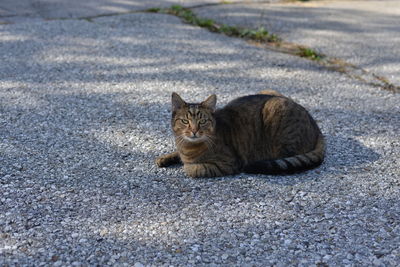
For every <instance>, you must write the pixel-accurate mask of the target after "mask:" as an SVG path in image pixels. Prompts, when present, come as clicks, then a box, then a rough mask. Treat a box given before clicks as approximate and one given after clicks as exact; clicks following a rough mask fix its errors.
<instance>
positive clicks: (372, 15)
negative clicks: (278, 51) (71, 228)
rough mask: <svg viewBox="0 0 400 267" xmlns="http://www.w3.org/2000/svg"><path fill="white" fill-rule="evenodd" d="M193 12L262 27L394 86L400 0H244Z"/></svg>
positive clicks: (397, 66)
mask: <svg viewBox="0 0 400 267" xmlns="http://www.w3.org/2000/svg"><path fill="white" fill-rule="evenodd" d="M195 12H196V13H197V14H198V15H200V16H203V17H208V18H213V19H215V20H216V21H219V22H222V23H227V24H229V25H238V26H246V27H250V28H258V27H264V28H265V29H267V30H268V31H270V32H272V33H275V34H278V36H281V37H282V38H283V39H284V40H286V41H289V42H293V43H296V44H302V45H306V46H309V47H311V48H313V49H316V50H317V51H319V52H322V53H324V54H326V55H328V56H331V57H337V58H339V59H344V60H346V61H347V62H349V63H352V64H355V65H357V66H359V67H362V68H364V69H365V70H368V71H370V72H372V73H374V74H377V75H380V76H383V77H385V78H387V80H388V81H390V82H392V83H394V84H395V85H397V86H400V75H399V73H400V64H399V60H398V55H399V54H400V26H399V21H400V1H397V0H384V1H379V0H376V1H352V0H349V1H311V2H305V3H303V2H294V3H281V4H279V3H278V4H260V3H256V4H254V3H253V4H252V3H246V4H237V5H220V6H218V7H204V8H199V9H196V10H195Z"/></svg>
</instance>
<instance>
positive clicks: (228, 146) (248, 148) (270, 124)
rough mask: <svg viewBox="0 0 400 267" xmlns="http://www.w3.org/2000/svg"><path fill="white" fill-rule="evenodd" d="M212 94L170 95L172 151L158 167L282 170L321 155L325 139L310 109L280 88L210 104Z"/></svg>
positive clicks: (211, 172)
mask: <svg viewBox="0 0 400 267" xmlns="http://www.w3.org/2000/svg"><path fill="white" fill-rule="evenodd" d="M215 105H216V96H215V95H212V96H210V97H209V98H207V99H206V100H205V101H203V102H201V103H194V104H193V103H186V102H185V101H184V100H182V98H181V97H180V96H179V95H177V94H176V93H173V95H172V119H171V125H172V129H173V132H174V134H175V141H176V146H177V151H176V152H174V153H171V154H167V155H164V156H161V157H159V158H158V159H157V160H156V163H157V165H158V166H159V167H167V166H169V165H172V164H176V163H180V162H182V163H183V165H184V171H185V173H186V174H187V175H189V176H191V177H215V176H224V175H231V174H237V173H240V172H245V173H260V174H288V173H294V172H299V171H303V170H308V169H311V168H314V167H317V166H318V165H320V164H321V163H322V162H323V160H324V154H325V142H324V138H323V136H322V134H321V131H320V130H319V128H318V126H317V124H316V122H315V121H314V120H313V118H312V117H311V116H310V114H309V113H308V112H307V111H306V110H305V109H304V108H303V107H302V106H300V105H299V104H297V103H295V102H294V101H293V100H291V99H289V98H287V97H284V96H283V95H282V94H280V93H278V92H275V91H272V90H266V91H262V92H260V93H259V94H257V95H250V96H245V97H240V98H238V99H235V100H233V101H232V102H230V103H229V104H228V105H226V106H225V107H224V108H222V109H219V110H215Z"/></svg>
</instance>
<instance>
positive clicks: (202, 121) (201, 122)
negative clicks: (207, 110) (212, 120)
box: [199, 119, 207, 124]
mask: <svg viewBox="0 0 400 267" xmlns="http://www.w3.org/2000/svg"><path fill="white" fill-rule="evenodd" d="M206 122H207V120H205V119H201V120H200V121H199V123H200V124H205V123H206Z"/></svg>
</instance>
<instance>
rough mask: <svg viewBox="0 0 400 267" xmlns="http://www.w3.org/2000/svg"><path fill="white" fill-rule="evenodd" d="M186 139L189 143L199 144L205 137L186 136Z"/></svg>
mask: <svg viewBox="0 0 400 267" xmlns="http://www.w3.org/2000/svg"><path fill="white" fill-rule="evenodd" d="M185 139H186V140H187V141H189V142H199V141H202V140H203V136H198V135H192V136H185Z"/></svg>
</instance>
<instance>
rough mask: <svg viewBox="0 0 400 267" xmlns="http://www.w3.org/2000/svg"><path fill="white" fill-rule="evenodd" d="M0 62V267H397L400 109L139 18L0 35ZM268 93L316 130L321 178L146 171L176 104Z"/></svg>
mask: <svg viewBox="0 0 400 267" xmlns="http://www.w3.org/2000/svg"><path fill="white" fill-rule="evenodd" d="M111 2H112V1H111ZM115 3H121V1H115ZM148 3H149V4H148V7H151V6H150V1H148ZM153 3H154V2H153V1H152V2H151V4H152V5H153ZM228 6H229V5H224V6H223V7H224V8H225V7H228ZM0 7H1V8H3V7H2V6H1V5H0ZM74 8H77V7H76V6H75V7H74ZM213 8H221V7H220V6H218V5H215V6H214V7H213ZM262 8H264V7H263V6H262ZM377 9H378V7H377ZM195 12H197V9H195ZM210 13H211V11H210ZM78 17H79V16H78ZM282 19H284V18H282ZM316 34H318V33H316ZM386 37H387V38H388V40H387V42H388V43H390V42H392V41H393V40H394V39H395V36H394V35H392V34H388V35H387V36H386ZM360 42H361V43H362V40H360ZM393 42H394V41H393ZM360 45H361V44H360ZM370 56H371V57H378V55H376V54H375V53H373V54H371V55H370ZM391 56H392V57H393V62H395V61H396V57H398V54H393V55H391ZM0 61H1V62H2V64H1V65H0V162H1V164H0V266H48V265H54V266H96V265H100V266H107V265H113V266H136V267H138V266H148V265H156V266H158V265H161V266H164V265H168V266H169V265H173V266H191V265H224V266H232V265H233V266H244V265H245V266H247V265H252V266H297V265H300V266H313V265H319V266H335V265H338V266H344V265H354V266H398V265H399V264H400V249H399V245H398V244H399V243H400V180H399V175H400V162H399V158H398V155H399V154H400V140H399V125H400V116H399V114H400V106H399V105H398V103H399V101H400V94H393V93H391V92H388V91H385V90H381V89H379V88H377V87H372V86H369V85H366V84H364V83H362V82H360V81H357V80H355V79H351V78H349V77H347V76H346V75H344V74H341V73H338V72H333V71H329V70H327V69H325V68H323V67H322V66H320V65H318V64H316V63H315V62H313V61H309V60H306V59H303V58H300V57H297V56H292V55H288V54H282V53H278V52H274V51H270V50H266V49H263V48H259V47H256V46H253V45H251V44H249V43H247V42H246V41H244V40H241V39H236V38H229V37H226V36H223V35H221V34H216V33H210V32H208V31H207V30H205V29H201V28H198V27H195V26H191V25H187V24H184V23H182V21H181V20H180V19H179V18H177V17H174V16H171V15H165V14H153V13H144V12H137V13H132V14H121V15H114V16H104V17H98V18H94V19H92V20H85V19H74V18H71V19H54V18H53V20H50V21H48V20H44V19H42V18H37V19H28V20H26V21H23V20H18V21H14V23H10V24H4V25H0ZM398 62H400V61H399V60H398ZM382 64H383V63H382ZM397 67H398V65H397ZM266 88H271V89H275V90H278V91H280V92H282V93H283V94H285V95H288V96H290V97H292V98H293V99H295V100H296V101H297V102H299V103H300V104H302V105H303V106H305V107H306V108H307V109H308V110H309V111H310V113H311V114H312V115H313V116H314V118H315V119H316V120H317V122H318V124H319V125H320V127H321V129H322V132H323V133H324V134H325V136H326V139H327V143H328V147H327V157H326V161H325V162H324V164H323V165H322V166H321V167H320V168H317V169H315V170H311V171H308V172H305V173H301V174H297V175H290V176H265V175H236V176H230V177H222V178H217V179H192V178H188V177H186V176H185V175H184V173H183V171H182V168H180V167H179V166H178V167H173V168H160V169H159V168H156V166H155V164H154V159H155V157H156V156H158V155H160V154H162V153H166V152H170V151H172V150H173V142H172V134H171V131H170V128H169V118H170V111H169V109H170V102H169V101H170V95H171V92H172V91H176V92H178V93H180V94H181V95H182V96H183V98H184V99H187V100H189V101H200V100H203V99H205V98H206V97H207V96H208V95H210V94H211V93H216V94H217V95H218V101H219V103H218V105H219V106H220V107H221V106H223V105H224V104H226V103H227V102H228V101H229V100H232V99H233V98H235V97H238V96H241V95H245V94H252V93H255V92H257V91H260V90H263V89H266Z"/></svg>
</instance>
